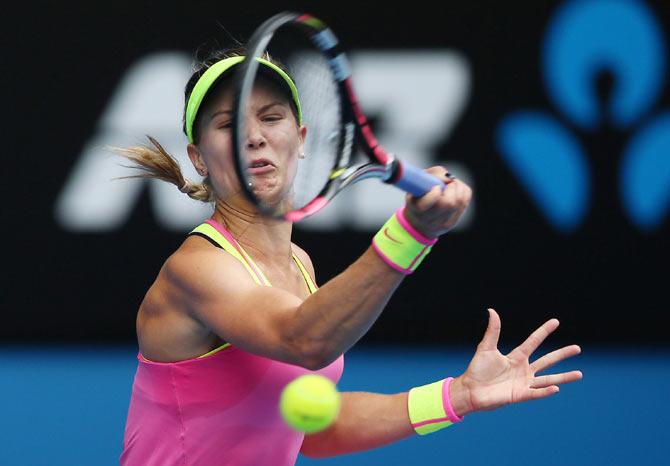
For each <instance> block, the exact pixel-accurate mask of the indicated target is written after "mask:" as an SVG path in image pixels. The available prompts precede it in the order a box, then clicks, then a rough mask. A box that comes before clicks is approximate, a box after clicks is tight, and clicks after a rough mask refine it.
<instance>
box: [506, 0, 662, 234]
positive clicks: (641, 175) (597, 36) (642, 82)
mask: <svg viewBox="0 0 670 466" xmlns="http://www.w3.org/2000/svg"><path fill="white" fill-rule="evenodd" d="M666 53H667V51H666V49H665V47H664V42H663V34H662V31H661V28H660V27H659V25H658V23H657V21H656V19H655V17H654V16H653V14H652V12H651V11H650V10H649V8H648V7H647V6H646V5H645V4H644V3H643V2H641V1H636V0H572V1H570V2H567V3H565V4H563V6H562V7H561V8H560V9H559V10H558V12H557V13H556V15H555V16H554V17H553V18H552V20H551V23H550V24H549V26H548V28H547V32H546V36H545V38H544V44H543V57H542V71H543V78H544V84H545V87H546V91H547V94H548V95H549V97H550V99H551V101H552V103H553V104H554V106H555V107H556V109H557V110H558V111H559V112H560V113H561V114H562V115H563V117H565V118H566V119H567V120H568V121H570V122H571V123H572V124H573V125H574V126H576V127H578V128H579V129H581V130H583V131H586V132H593V131H596V130H597V129H598V128H599V127H600V126H601V125H602V123H603V121H605V120H606V121H608V122H609V123H610V124H611V125H613V126H614V127H615V128H618V129H621V130H630V129H631V127H632V126H633V124H637V126H639V128H637V126H636V128H637V129H635V132H634V134H633V135H632V137H631V138H630V140H629V141H628V143H627V144H626V147H624V148H623V153H622V160H621V165H620V167H619V180H618V182H619V188H620V189H619V193H620V196H621V202H622V206H623V208H624V211H625V212H626V214H627V215H628V217H629V218H630V220H631V221H632V222H633V223H634V224H635V225H636V226H637V227H638V228H639V229H641V230H645V231H651V230H653V229H654V228H656V227H658V226H659V225H660V223H661V222H662V221H663V218H664V216H665V214H666V212H667V210H668V207H670V111H664V112H661V113H660V114H656V115H654V114H651V115H649V116H648V115H647V114H648V113H649V112H651V110H652V109H651V107H652V106H653V104H654V103H655V102H657V100H658V98H659V97H660V95H661V92H662V91H663V85H664V77H665V72H666ZM603 72H608V73H609V74H611V75H612V76H613V77H614V87H613V89H612V92H611V96H610V99H609V101H608V102H606V106H605V107H603V105H602V104H601V102H600V101H599V99H598V95H597V92H596V85H595V81H596V78H597V77H598V76H599V75H600V74H601V73H603ZM497 140H498V146H499V149H500V151H501V153H502V156H503V158H504V160H505V162H506V163H507V164H508V166H509V167H510V169H511V170H512V171H513V172H514V173H515V175H516V176H517V177H518V179H519V180H520V182H521V184H522V185H523V186H524V187H525V188H526V190H527V191H528V192H529V194H530V195H531V196H532V198H533V199H534V201H535V203H536V204H537V206H538V208H539V209H540V211H541V212H542V213H543V214H544V216H545V217H546V218H547V220H548V221H549V222H550V223H551V224H552V225H553V226H554V228H556V229H557V230H560V231H563V232H566V233H567V232H571V231H574V230H575V229H576V228H577V227H579V226H580V225H581V224H582V222H583V221H584V218H585V216H586V213H587V211H588V207H589V204H590V197H591V189H592V187H591V172H590V167H589V164H588V157H587V154H586V152H585V151H584V149H583V147H582V144H581V143H580V141H579V139H578V138H577V136H576V135H575V134H574V133H573V132H572V131H571V130H570V129H569V128H567V127H566V126H565V125H563V124H562V123H561V122H560V121H559V120H558V119H557V118H556V117H555V116H553V115H552V114H551V113H550V112H546V111H542V110H522V111H517V112H514V113H512V114H510V115H508V116H507V117H505V118H504V120H503V121H502V123H501V125H500V127H499V128H498V133H497ZM612 155H613V156H614V155H616V154H612ZM612 158H613V159H614V157H612ZM613 163H614V160H613ZM613 181H614V180H613Z"/></svg>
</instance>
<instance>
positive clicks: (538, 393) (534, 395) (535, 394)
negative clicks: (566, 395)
mask: <svg viewBox="0 0 670 466" xmlns="http://www.w3.org/2000/svg"><path fill="white" fill-rule="evenodd" d="M560 391H561V389H560V388H558V385H550V386H549V387H544V388H532V389H530V391H529V392H528V395H527V397H526V400H539V399H540V398H546V397H548V396H551V395H554V394H556V393H558V392H560Z"/></svg>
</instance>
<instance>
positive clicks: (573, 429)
mask: <svg viewBox="0 0 670 466" xmlns="http://www.w3.org/2000/svg"><path fill="white" fill-rule="evenodd" d="M510 343H511V342H510ZM503 346H507V345H506V341H505V339H504V337H503ZM550 348H552V342H551V341H549V342H547V344H546V345H545V349H550ZM135 355H136V352H135V350H134V348H133V347H131V346H109V347H98V346H90V347H83V346H65V347H41V348H38V347H4V348H0V367H2V371H1V372H0V399H1V400H2V402H1V404H0V406H2V412H3V414H4V416H3V418H4V422H3V424H2V426H1V427H0V436H1V437H2V439H3V442H2V444H1V445H2V446H1V447H0V458H2V461H1V462H0V464H2V465H3V466H43V465H49V466H103V465H113V464H118V456H119V454H120V445H121V441H122V438H123V427H124V422H125V414H126V411H127V404H128V399H129V395H130V384H131V383H132V377H133V375H134V371H135ZM470 356H471V352H470V351H469V350H468V349H466V348H463V347H448V346H445V347H440V348H412V349H399V348H397V347H391V346H387V347H370V348H366V349H360V350H352V351H350V352H349V353H348V354H347V355H346V362H345V372H344V375H343V378H342V380H341V382H340V385H339V388H340V390H342V391H373V392H378V393H397V392H400V391H404V390H407V389H408V388H409V387H411V386H414V385H419V384H423V383H426V382H430V381H433V380H437V379H438V378H440V377H444V376H445V375H450V374H460V373H461V372H462V371H463V370H464V369H465V364H467V361H469V358H470ZM668 358H670V352H669V351H658V350H649V349H620V348H603V347H594V346H590V345H584V347H583V354H582V355H580V356H578V357H577V358H575V359H574V361H570V362H564V363H562V364H560V365H558V366H555V367H556V368H557V369H565V370H572V369H574V368H579V369H581V370H582V371H583V372H584V379H583V380H582V381H580V382H577V383H574V384H571V385H567V386H564V387H563V388H562V390H561V392H560V393H559V394H558V395H555V396H554V397H552V398H549V399H545V400H539V401H536V402H532V403H526V404H520V405H515V406H510V407H506V408H503V409H500V410H497V411H492V412H487V413H478V414H473V415H472V416H470V417H468V418H466V419H465V420H464V421H463V422H462V423H461V424H459V425H457V426H452V427H451V428H449V429H447V430H444V431H441V432H438V433H437V434H433V435H431V436H426V437H418V436H416V437H412V438H409V439H406V440H404V441H402V442H399V443H397V444H394V445H390V446H387V447H384V448H381V449H378V450H374V451H371V452H365V453H356V454H352V455H346V456H343V457H338V458H332V459H325V460H310V459H308V458H303V457H301V458H300V459H299V461H298V464H299V465H311V464H323V465H331V464H332V465H385V466H392V465H408V464H445V465H446V464H449V465H456V464H459V465H472V466H474V465H491V464H496V465H510V466H519V465H537V464H543V465H566V464H570V465H625V464H636V465H660V464H667V463H668V454H667V449H668V441H670V434H669V433H668V430H667V424H668V420H669V419H670V403H668V401H667V395H668V393H670V365H669V364H668ZM261 447H262V446H261Z"/></svg>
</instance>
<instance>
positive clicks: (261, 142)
mask: <svg viewBox="0 0 670 466" xmlns="http://www.w3.org/2000/svg"><path fill="white" fill-rule="evenodd" d="M264 146H265V137H264V136H263V132H262V131H261V128H260V126H259V125H258V123H256V122H255V121H249V120H248V121H247V149H258V148H261V147H264Z"/></svg>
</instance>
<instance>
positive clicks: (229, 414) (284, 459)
mask: <svg viewBox="0 0 670 466" xmlns="http://www.w3.org/2000/svg"><path fill="white" fill-rule="evenodd" d="M192 233H194V234H199V235H203V236H205V237H207V238H208V239H210V240H211V241H213V242H214V243H215V244H216V245H218V246H220V247H222V248H223V249H225V250H226V251H228V252H230V253H231V254H233V255H234V256H235V257H237V258H238V259H239V260H241V261H242V262H243V265H245V267H246V268H247V270H249V271H250V273H251V276H252V278H253V279H254V280H255V281H256V282H257V283H259V284H263V285H266V286H269V285H270V284H269V282H268V281H267V279H266V278H265V277H264V276H263V273H262V272H261V271H260V269H259V268H258V267H257V266H256V265H255V264H254V263H253V261H251V258H249V256H248V255H247V254H246V253H245V252H244V250H243V249H242V248H241V246H240V245H239V244H238V243H237V242H236V241H235V240H234V239H233V238H232V236H231V235H230V233H228V232H227V231H226V230H225V229H223V227H222V226H221V225H219V224H217V223H215V222H213V221H212V220H208V221H207V222H205V223H203V224H202V225H200V226H198V227H197V228H195V229H194V230H193V232H192ZM294 259H295V261H296V264H297V265H298V267H299V268H300V270H301V272H302V273H303V276H304V277H305V281H306V282H307V285H308V286H309V288H310V291H311V292H312V293H313V292H314V291H315V290H316V286H315V285H314V283H313V282H312V280H311V278H310V277H309V274H308V273H307V272H306V271H305V269H304V267H303V266H302V264H301V263H300V261H299V260H298V259H297V257H295V256H294ZM137 359H138V367H137V372H136V374H135V380H134V383H133V389H132V394H131V398H130V406H129V410H128V417H127V421H126V429H125V436H124V441H123V452H122V454H121V458H120V464H121V465H123V466H171V465H182V466H224V465H225V466H228V465H230V466H233V465H235V466H245V465H250V466H251V465H253V466H259V465H273V466H289V465H294V464H295V462H296V459H297V457H298V453H299V451H300V447H301V445H302V442H303V438H304V434H302V433H300V432H296V431H294V430H293V429H291V428H290V427H288V426H287V425H286V423H285V422H284V421H283V420H282V418H281V416H280V414H279V410H278V402H279V396H280V393H281V390H282V389H283V388H284V386H285V385H286V384H287V383H289V382H290V381H291V380H293V379H294V378H296V377H298V376H300V375H303V374H307V373H318V374H321V375H324V376H326V377H328V378H329V379H331V380H332V381H333V382H335V383H337V382H339V380H340V377H341V375H342V371H343V369H344V356H343V355H341V356H340V357H339V358H338V359H336V360H335V361H334V362H333V363H331V364H330V365H329V366H327V367H325V368H323V369H321V370H319V371H310V370H308V369H305V368H303V367H300V366H294V365H291V364H286V363H283V362H279V361H274V360H272V359H268V358H264V357H261V356H256V355H254V354H251V353H248V352H246V351H243V350H242V349H240V348H237V347H234V346H231V345H230V344H226V345H224V346H222V347H221V348H218V349H217V350H214V351H213V352H210V353H208V354H206V355H203V356H201V357H199V358H194V359H188V360H184V361H177V362H171V363H158V362H152V361H149V360H147V359H145V358H144V357H143V356H142V355H141V354H138V356H137Z"/></svg>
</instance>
